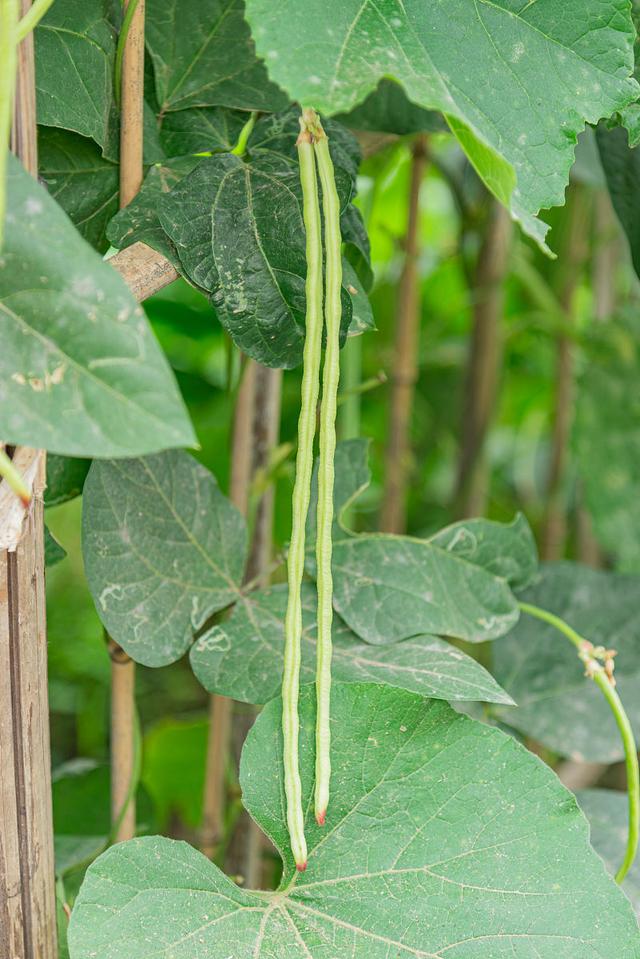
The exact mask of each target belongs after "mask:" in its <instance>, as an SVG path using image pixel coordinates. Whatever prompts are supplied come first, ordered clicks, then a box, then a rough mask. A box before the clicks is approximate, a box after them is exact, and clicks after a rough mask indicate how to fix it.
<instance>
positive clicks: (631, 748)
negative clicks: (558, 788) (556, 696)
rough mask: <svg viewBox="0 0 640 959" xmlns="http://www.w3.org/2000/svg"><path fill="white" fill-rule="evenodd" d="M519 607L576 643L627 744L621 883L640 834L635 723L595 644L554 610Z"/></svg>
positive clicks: (623, 741)
mask: <svg viewBox="0 0 640 959" xmlns="http://www.w3.org/2000/svg"><path fill="white" fill-rule="evenodd" d="M519 606H520V609H521V610H522V611H523V612H524V613H528V614H529V615H530V616H535V617H536V619H541V620H542V621H543V622H545V623H549V624H550V625H551V626H554V627H555V628H556V629H557V630H559V632H561V633H562V634H563V635H564V636H566V637H567V639H568V640H569V641H570V642H571V643H573V645H574V646H575V647H576V649H577V650H578V652H579V653H580V657H581V659H582V660H583V662H585V664H586V665H587V670H588V675H590V676H591V677H592V679H593V681H594V682H595V683H596V685H597V686H599V687H600V689H601V691H602V693H603V695H604V697H605V699H606V700H607V702H608V704H609V707H610V709H611V712H612V713H613V716H614V719H615V721H616V725H617V727H618V729H619V731H620V735H621V737H622V745H623V747H624V756H625V765H626V769H627V792H628V797H629V828H628V836H627V848H626V851H625V856H624V860H623V862H622V865H621V866H620V868H619V869H618V872H617V873H616V882H618V883H620V882H622V880H623V879H624V877H625V876H626V875H627V873H628V872H629V869H630V868H631V866H632V865H633V862H634V860H635V857H636V853H637V850H638V840H639V837H640V770H639V768H638V747H637V745H636V741H635V737H634V734H633V729H632V728H631V723H630V722H629V717H628V716H627V713H626V711H625V709H624V706H623V705H622V702H621V700H620V697H619V696H618V693H617V692H616V689H615V686H614V683H613V682H612V680H611V678H610V677H609V676H608V675H607V673H606V671H605V669H604V667H603V666H602V664H601V663H599V662H598V661H597V659H596V658H595V657H594V656H592V655H591V650H593V646H592V644H591V643H590V642H589V641H588V640H586V639H585V638H584V637H583V636H581V635H580V633H578V632H576V630H575V629H573V628H572V627H571V626H569V624H568V623H565V621H564V620H563V619H561V618H560V617H559V616H556V615H555V614H554V613H550V612H548V610H546V609H540V608H539V607H538V606H533V605H532V604H531V603H520V604H519Z"/></svg>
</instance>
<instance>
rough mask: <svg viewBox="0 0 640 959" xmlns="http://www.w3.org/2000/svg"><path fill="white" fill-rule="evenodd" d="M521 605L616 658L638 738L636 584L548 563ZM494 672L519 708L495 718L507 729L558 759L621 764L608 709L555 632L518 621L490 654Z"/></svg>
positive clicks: (639, 594) (639, 597)
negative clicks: (613, 651)
mask: <svg viewBox="0 0 640 959" xmlns="http://www.w3.org/2000/svg"><path fill="white" fill-rule="evenodd" d="M521 598H522V599H523V600H526V601H527V602H528V603H533V604H534V605H536V606H541V607H542V608H543V609H547V610H549V611H550V612H552V613H555V614H556V615H557V616H561V617H562V619H564V620H565V621H566V622H567V623H569V625H570V626H572V627H573V628H574V629H576V630H577V631H578V632H579V633H580V634H581V635H582V636H584V637H585V639H588V640H589V641H590V642H592V643H594V644H595V645H603V646H606V647H609V648H614V649H617V650H618V655H617V656H616V659H615V675H616V680H617V684H618V692H619V693H620V698H621V699H622V702H623V703H624V704H625V708H626V710H627V713H628V715H629V719H630V720H631V723H632V725H633V727H634V729H635V732H636V735H640V578H638V577H636V576H623V575H620V574H617V573H609V572H603V571H599V570H593V569H589V568H588V567H586V566H580V565H578V564H577V563H568V562H563V563H549V564H547V565H545V566H543V567H542V570H541V574H540V577H539V579H538V580H537V581H536V582H535V583H534V585H533V586H531V588H530V589H527V590H525V592H524V593H523V594H522V596H521ZM492 672H493V674H494V676H495V677H496V679H497V680H498V682H499V683H500V685H501V686H503V687H504V688H505V689H506V690H507V692H509V693H510V694H511V695H512V696H513V698H514V699H515V701H516V703H517V704H518V705H517V706H515V707H499V708H498V709H497V710H495V712H497V714H498V715H499V717H500V719H501V720H502V721H503V722H504V723H506V724H507V725H509V726H512V727H513V728H514V729H517V730H519V731H520V732H521V733H523V734H524V735H525V736H530V737H531V738H532V739H535V740H536V741H537V742H539V743H542V744H543V745H544V746H546V747H547V748H548V749H552V750H553V751H554V752H557V753H559V754H560V755H561V756H568V757H570V758H573V759H577V760H587V761H589V762H603V763H612V762H616V761H617V760H619V759H622V756H623V749H622V743H621V741H620V734H619V732H618V730H617V727H616V723H615V720H614V718H613V715H612V713H611V710H610V708H609V705H608V703H607V701H606V700H605V698H604V696H603V695H602V692H601V691H600V690H599V689H598V687H597V686H596V685H595V683H593V682H591V681H590V680H588V679H587V678H586V677H585V675H584V666H583V664H582V663H581V662H580V660H579V659H578V656H577V653H576V650H575V647H574V646H573V645H572V644H571V643H569V642H568V641H567V640H566V639H565V638H564V637H563V636H562V635H561V634H560V633H559V632H558V631H557V630H556V629H554V627H553V626H549V625H547V624H546V623H543V622H541V621H540V620H538V619H535V618H534V617H532V616H528V615H526V614H523V615H522V616H521V618H520V622H519V623H518V625H517V627H516V628H515V629H514V631H513V633H512V634H511V635H510V636H506V637H505V638H504V639H501V640H500V642H499V643H495V645H494V646H493V665H492Z"/></svg>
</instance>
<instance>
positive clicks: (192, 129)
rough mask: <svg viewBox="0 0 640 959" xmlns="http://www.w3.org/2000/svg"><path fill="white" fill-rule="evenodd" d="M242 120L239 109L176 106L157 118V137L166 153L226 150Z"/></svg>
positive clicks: (235, 135)
mask: <svg viewBox="0 0 640 959" xmlns="http://www.w3.org/2000/svg"><path fill="white" fill-rule="evenodd" d="M246 122H247V114H246V113H245V112H243V111H242V110H227V109H225V108H223V107H207V108H203V109H200V110H179V111H178V112H177V113H167V114H165V115H164V116H163V117H162V118H161V126H160V141H161V143H162V145H163V147H164V149H165V151H166V154H167V156H170V157H177V156H184V155H185V154H188V153H189V154H190V153H206V152H212V153H217V152H219V151H230V150H232V149H233V148H234V146H235V145H236V143H237V141H238V136H239V134H240V131H241V130H242V128H243V126H244V125H245V123H246Z"/></svg>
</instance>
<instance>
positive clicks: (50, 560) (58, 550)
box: [44, 526, 67, 566]
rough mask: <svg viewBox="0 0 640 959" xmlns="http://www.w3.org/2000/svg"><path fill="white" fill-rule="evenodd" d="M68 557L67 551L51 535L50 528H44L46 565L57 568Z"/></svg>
mask: <svg viewBox="0 0 640 959" xmlns="http://www.w3.org/2000/svg"><path fill="white" fill-rule="evenodd" d="M66 555H67V551H66V550H65V549H64V548H63V547H62V546H61V545H60V543H59V542H58V541H57V539H54V537H53V536H52V535H51V532H50V531H49V528H48V527H47V526H45V528H44V565H45V566H55V564H56V563H59V562H60V560H63V559H64V558H65V556H66Z"/></svg>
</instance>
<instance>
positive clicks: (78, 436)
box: [0, 159, 195, 456]
mask: <svg viewBox="0 0 640 959" xmlns="http://www.w3.org/2000/svg"><path fill="white" fill-rule="evenodd" d="M8 197H9V206H8V211H7V236H6V239H5V245H4V248H3V250H2V256H1V258H0V341H1V342H2V354H1V356H0V435H2V437H3V439H4V440H5V442H8V443H14V444H24V445H27V446H34V447H44V448H46V449H49V450H52V451H53V452H55V453H63V454H66V455H70V456H126V455H132V454H138V453H146V452H150V451H154V450H158V449H162V448H164V447H168V446H184V445H191V444H193V443H194V442H195V438H194V434H193V430H192V428H191V424H190V423H189V420H188V417H187V413H186V410H185V408H184V405H183V403H182V400H181V398H180V396H179V393H178V390H177V387H176V385H175V382H174V380H173V377H172V375H171V372H170V370H169V367H168V364H167V361H166V359H165V357H164V355H163V354H162V352H161V351H160V348H159V346H158V344H157V342H156V340H155V338H154V336H153V334H152V332H151V330H150V328H149V326H148V324H147V322H146V319H145V316H144V313H143V312H142V310H141V308H140V307H139V306H138V304H137V303H136V302H135V300H134V299H133V297H132V296H131V293H130V292H129V290H128V288H127V287H126V286H125V284H124V282H123V280H122V279H121V278H120V276H119V275H118V274H117V273H116V271H115V270H113V269H112V268H111V267H110V266H109V265H108V264H107V263H103V262H102V260H101V258H100V257H99V256H98V254H97V253H95V252H94V251H93V250H92V249H91V248H90V247H89V245H88V244H87V243H86V242H85V241H84V240H83V239H82V237H80V236H79V235H78V233H77V231H76V230H75V229H74V227H73V226H72V224H71V223H70V221H69V220H68V218H67V216H66V215H65V214H64V213H63V211H62V210H61V209H60V207H59V206H58V205H57V204H56V203H55V202H54V201H53V200H52V199H51V197H50V196H48V194H47V192H46V190H44V189H43V188H42V187H41V186H40V185H39V184H37V183H36V182H35V181H34V180H33V179H32V178H31V177H30V176H29V175H28V174H27V173H25V171H24V169H23V168H22V166H21V165H20V164H19V163H18V161H17V160H14V159H11V162H10V165H9V177H8Z"/></svg>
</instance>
